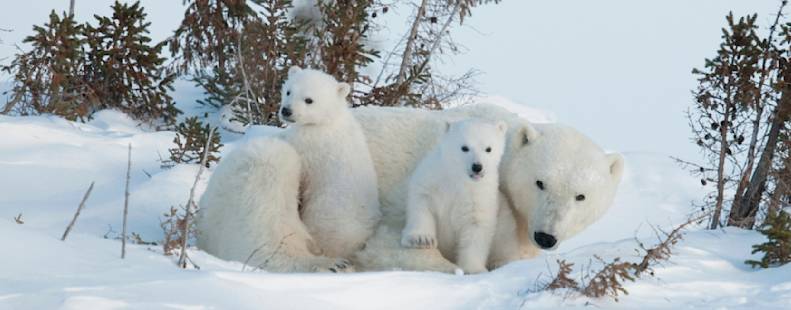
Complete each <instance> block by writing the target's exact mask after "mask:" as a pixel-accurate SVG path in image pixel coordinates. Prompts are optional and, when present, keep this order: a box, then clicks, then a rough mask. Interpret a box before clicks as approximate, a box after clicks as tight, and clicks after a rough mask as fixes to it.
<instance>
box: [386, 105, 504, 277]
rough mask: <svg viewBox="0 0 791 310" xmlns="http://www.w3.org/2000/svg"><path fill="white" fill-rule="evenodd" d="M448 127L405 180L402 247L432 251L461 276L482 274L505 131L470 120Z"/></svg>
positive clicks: (493, 224)
mask: <svg viewBox="0 0 791 310" xmlns="http://www.w3.org/2000/svg"><path fill="white" fill-rule="evenodd" d="M448 126H449V128H448V131H447V133H445V135H444V137H443V138H442V140H441V141H440V143H439V145H437V146H436V147H435V148H434V150H432V151H431V152H430V153H429V154H428V155H426V157H425V158H423V160H421V161H420V164H418V166H417V168H416V169H415V172H414V173H413V174H412V176H411V178H410V180H409V191H408V193H407V211H406V212H407V216H406V227H404V231H403V232H402V239H401V244H402V245H403V246H405V247H411V248H434V247H437V248H438V249H439V250H440V252H441V253H442V255H443V256H444V257H446V258H449V259H451V260H452V261H453V262H455V263H456V264H457V265H459V267H461V269H462V270H464V272H466V273H480V272H485V271H486V263H487V258H488V257H489V250H490V246H491V243H492V238H493V237H494V233H495V227H496V226H497V209H498V204H497V198H498V187H497V185H498V177H497V173H498V167H497V166H498V165H499V163H500V157H501V156H502V154H503V146H504V144H505V131H506V129H507V125H506V124H505V123H504V122H498V123H497V124H494V123H490V122H484V121H480V120H475V119H471V120H464V121H460V122H455V123H453V124H449V125H448Z"/></svg>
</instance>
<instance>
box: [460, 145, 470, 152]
mask: <svg viewBox="0 0 791 310" xmlns="http://www.w3.org/2000/svg"><path fill="white" fill-rule="evenodd" d="M461 151H462V152H465V153H467V152H469V151H470V148H468V147H467V146H466V145H464V146H462V147H461Z"/></svg>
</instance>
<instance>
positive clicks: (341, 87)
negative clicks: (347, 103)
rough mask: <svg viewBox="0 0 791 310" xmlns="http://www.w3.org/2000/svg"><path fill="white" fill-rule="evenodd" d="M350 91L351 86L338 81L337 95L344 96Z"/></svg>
mask: <svg viewBox="0 0 791 310" xmlns="http://www.w3.org/2000/svg"><path fill="white" fill-rule="evenodd" d="M351 91H352V87H351V86H350V85H349V84H348V83H338V96H340V97H341V98H344V99H345V98H346V96H348V95H349V93H350V92H351Z"/></svg>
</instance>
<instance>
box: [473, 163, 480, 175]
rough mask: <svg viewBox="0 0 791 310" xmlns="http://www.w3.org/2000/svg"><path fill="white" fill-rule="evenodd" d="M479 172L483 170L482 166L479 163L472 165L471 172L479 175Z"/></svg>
mask: <svg viewBox="0 0 791 310" xmlns="http://www.w3.org/2000/svg"><path fill="white" fill-rule="evenodd" d="M481 170H483V165H481V164H479V163H474V164H472V172H475V173H479V172H481Z"/></svg>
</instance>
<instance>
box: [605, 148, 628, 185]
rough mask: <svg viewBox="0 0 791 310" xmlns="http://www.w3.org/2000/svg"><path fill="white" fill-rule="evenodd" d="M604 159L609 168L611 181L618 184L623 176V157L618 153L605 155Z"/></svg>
mask: <svg viewBox="0 0 791 310" xmlns="http://www.w3.org/2000/svg"><path fill="white" fill-rule="evenodd" d="M605 158H606V160H607V163H608V165H609V167H610V175H612V178H613V180H614V181H615V182H616V183H618V182H620V181H621V177H622V176H623V166H624V159H623V155H621V154H619V153H610V154H607V155H605Z"/></svg>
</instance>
